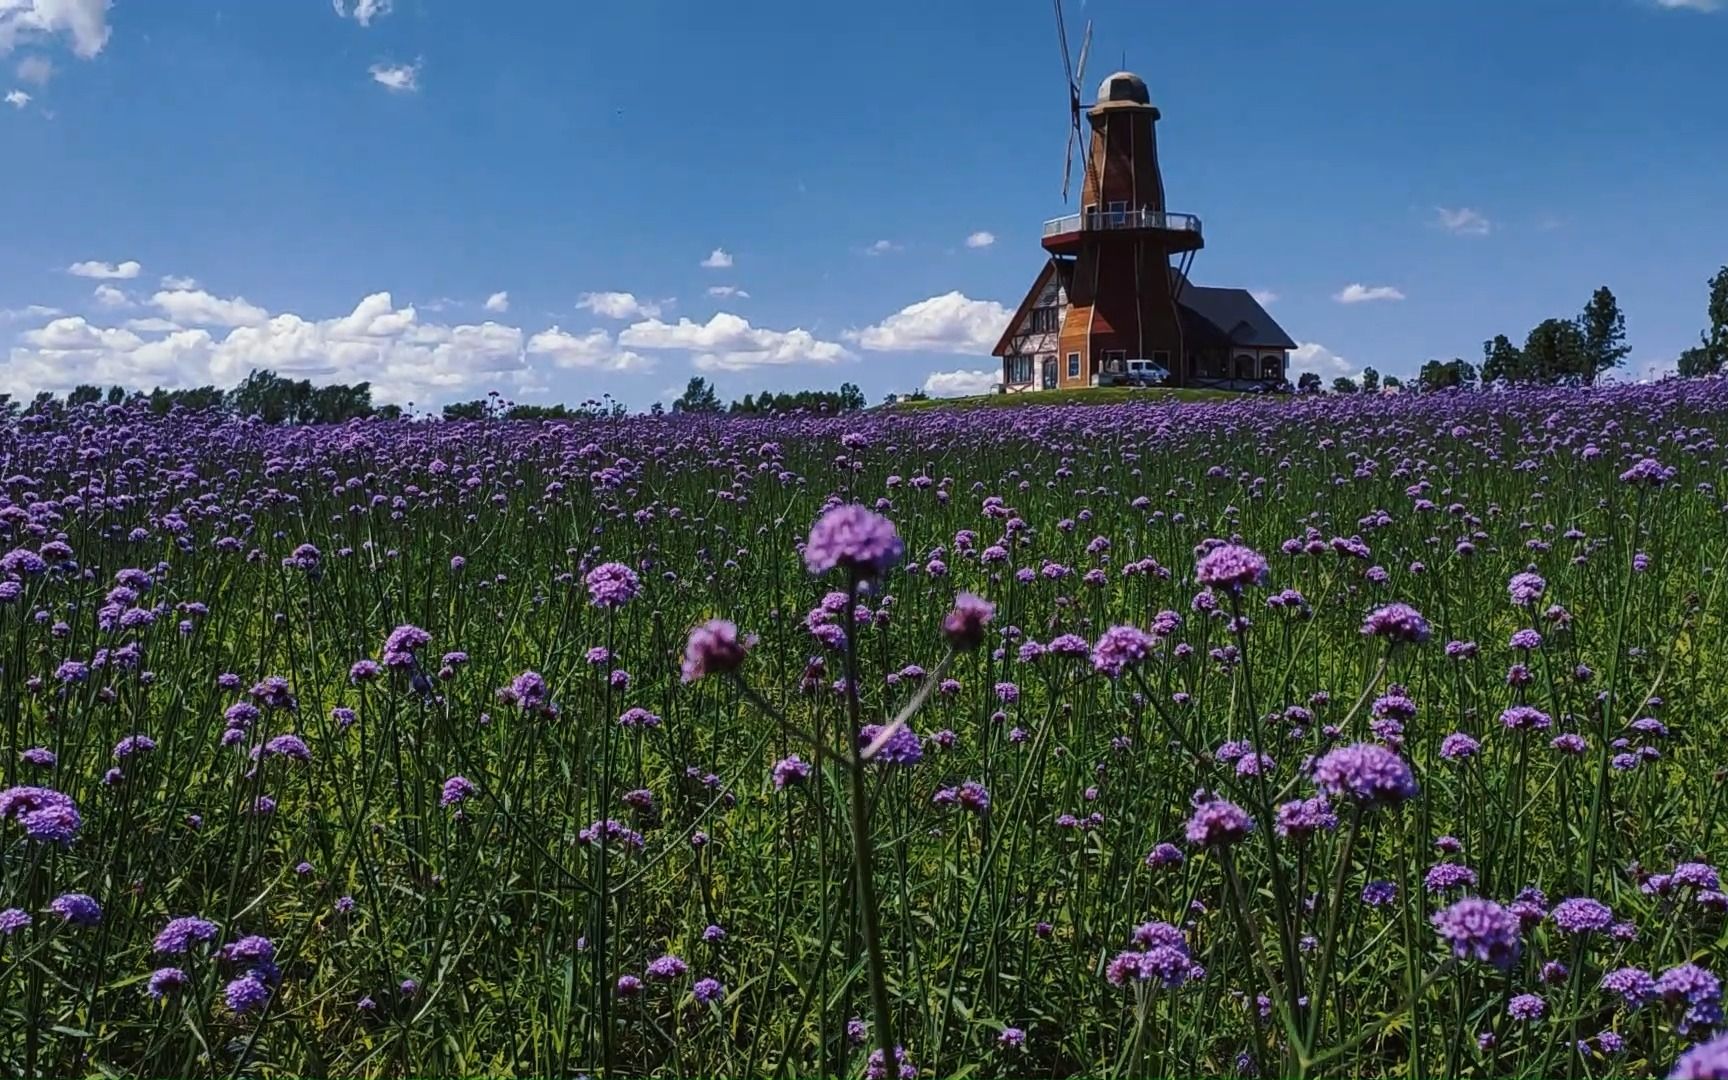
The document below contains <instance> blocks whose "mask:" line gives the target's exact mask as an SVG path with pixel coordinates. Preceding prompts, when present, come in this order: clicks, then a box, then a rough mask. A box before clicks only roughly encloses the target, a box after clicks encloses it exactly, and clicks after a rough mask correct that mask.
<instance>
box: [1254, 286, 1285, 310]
mask: <svg viewBox="0 0 1728 1080" xmlns="http://www.w3.org/2000/svg"><path fill="white" fill-rule="evenodd" d="M1248 295H1249V296H1252V297H1253V298H1254V302H1255V303H1257V304H1259V305H1260V306H1261V307H1265V306H1266V305H1268V304H1275V303H1277V302H1278V294H1277V293H1275V292H1273V291H1272V290H1271V289H1254V290H1253V291H1251V292H1250V293H1249V294H1248Z"/></svg>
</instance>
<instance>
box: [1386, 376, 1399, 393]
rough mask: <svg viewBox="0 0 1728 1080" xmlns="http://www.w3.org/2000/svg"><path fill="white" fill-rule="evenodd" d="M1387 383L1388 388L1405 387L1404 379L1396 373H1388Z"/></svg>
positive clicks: (1397, 388)
mask: <svg viewBox="0 0 1728 1080" xmlns="http://www.w3.org/2000/svg"><path fill="white" fill-rule="evenodd" d="M1385 385H1386V389H1388V390H1402V389H1403V388H1404V380H1403V379H1400V378H1399V377H1398V376H1396V375H1388V376H1386V383H1385Z"/></svg>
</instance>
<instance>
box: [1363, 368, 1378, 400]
mask: <svg viewBox="0 0 1728 1080" xmlns="http://www.w3.org/2000/svg"><path fill="white" fill-rule="evenodd" d="M1379 389H1380V373H1379V372H1378V371H1375V370H1374V369H1373V368H1371V367H1365V368H1363V369H1362V392H1363V393H1365V394H1372V393H1374V392H1375V391H1377V390H1379Z"/></svg>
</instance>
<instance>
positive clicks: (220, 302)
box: [150, 289, 413, 326]
mask: <svg viewBox="0 0 1728 1080" xmlns="http://www.w3.org/2000/svg"><path fill="white" fill-rule="evenodd" d="M150 303H152V304H154V305H155V306H156V307H157V308H158V309H159V310H160V311H161V312H162V314H164V315H166V316H167V317H168V318H170V319H172V320H173V321H174V322H177V323H185V324H190V325H193V326H257V325H258V324H259V323H261V322H263V321H265V320H266V319H268V318H269V317H270V313H269V312H268V311H265V310H264V309H263V308H261V307H259V306H258V305H257V304H254V303H251V302H249V301H248V300H246V299H245V298H244V297H240V296H236V297H233V298H231V299H227V300H224V299H223V298H222V297H219V296H211V295H210V294H209V293H207V292H205V291H204V290H203V289H169V290H163V291H162V292H159V293H157V294H156V295H154V296H152V297H151V298H150ZM409 310H410V311H412V310H413V309H412V308H410V309H409Z"/></svg>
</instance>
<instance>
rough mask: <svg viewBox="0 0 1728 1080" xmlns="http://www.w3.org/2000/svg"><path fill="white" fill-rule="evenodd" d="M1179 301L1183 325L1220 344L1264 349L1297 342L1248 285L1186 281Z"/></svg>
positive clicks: (1177, 300) (1185, 328) (1178, 296)
mask: <svg viewBox="0 0 1728 1080" xmlns="http://www.w3.org/2000/svg"><path fill="white" fill-rule="evenodd" d="M1176 302H1177V303H1178V304H1180V305H1181V307H1182V309H1183V315H1184V316H1185V317H1184V319H1183V329H1184V330H1188V331H1192V332H1195V333H1197V335H1198V336H1199V337H1200V338H1201V339H1203V340H1210V341H1211V342H1214V343H1217V344H1229V345H1244V346H1248V347H1257V348H1262V349H1294V348H1295V347H1296V342H1295V341H1293V340H1291V338H1290V335H1289V334H1287V333H1285V332H1284V328H1283V327H1282V326H1279V325H1278V320H1276V319H1274V318H1273V317H1272V316H1271V315H1268V314H1267V313H1266V309H1265V308H1263V307H1261V306H1260V301H1258V300H1256V299H1254V294H1253V293H1251V292H1249V291H1248V290H1247V289H1215V288H1208V287H1207V286H1204V285H1184V286H1182V291H1181V292H1180V293H1178V294H1177V297H1176Z"/></svg>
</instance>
